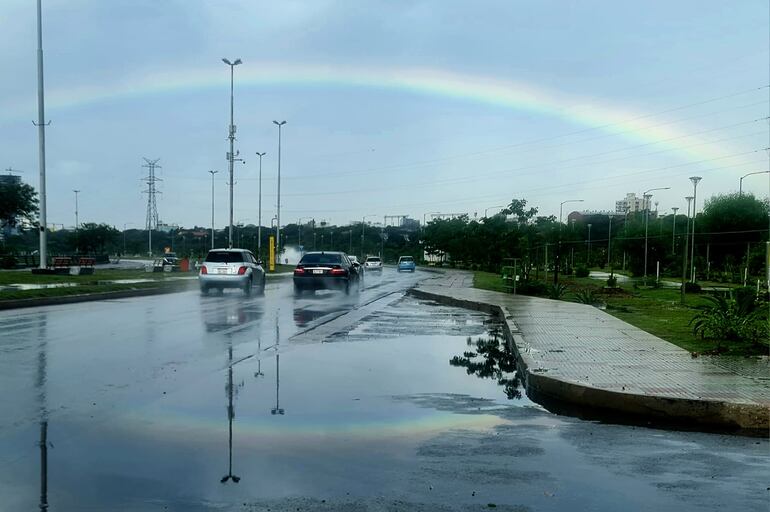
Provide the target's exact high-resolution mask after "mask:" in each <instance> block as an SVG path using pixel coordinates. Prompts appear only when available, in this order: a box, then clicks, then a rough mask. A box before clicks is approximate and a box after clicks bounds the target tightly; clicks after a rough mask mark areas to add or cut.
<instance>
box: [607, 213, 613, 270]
mask: <svg viewBox="0 0 770 512" xmlns="http://www.w3.org/2000/svg"><path fill="white" fill-rule="evenodd" d="M607 218H608V219H609V220H610V228H609V233H608V234H607V266H608V267H609V268H610V275H612V265H611V264H610V262H611V261H612V214H610V215H607Z"/></svg>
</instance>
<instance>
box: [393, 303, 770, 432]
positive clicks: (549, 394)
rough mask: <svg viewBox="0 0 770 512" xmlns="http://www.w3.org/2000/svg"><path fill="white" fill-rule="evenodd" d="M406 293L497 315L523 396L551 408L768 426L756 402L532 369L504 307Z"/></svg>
mask: <svg viewBox="0 0 770 512" xmlns="http://www.w3.org/2000/svg"><path fill="white" fill-rule="evenodd" d="M407 294H409V295H411V296H413V297H416V298H419V299H426V300H433V301H436V302H439V303H441V304H445V305H448V306H456V307H462V308H466V309H472V310H476V311H483V312H486V313H491V314H496V315H499V317H500V318H501V319H502V320H503V330H504V331H505V335H506V338H507V341H508V343H509V345H510V346H511V348H512V349H513V352H514V354H515V357H516V359H517V362H518V366H519V368H520V369H521V373H522V380H523V383H524V387H525V389H526V392H527V395H528V396H529V398H530V399H532V400H534V401H535V402H537V403H539V404H541V405H543V406H544V407H546V408H547V409H549V410H550V411H552V412H556V413H563V414H567V415H571V416H578V417H585V418H593V419H607V420H610V421H614V422H622V423H625V422H629V420H630V422H631V423H636V424H644V425H648V424H649V425H653V426H654V425H661V426H673V427H680V428H689V429H695V430H704V431H732V432H735V431H737V432H738V433H746V434H761V435H767V431H768V429H770V411H769V410H768V409H767V408H766V407H763V406H761V405H758V404H742V403H732V402H724V401H711V400H691V399H685V398H676V397H663V396H652V395H641V394H635V393H623V392H618V391H612V390H607V389H600V388H596V387H593V386H590V385H585V384H579V383H575V382H570V381H566V380H563V379H560V378H557V377H553V376H549V375H546V374H544V373H538V369H537V368H536V367H535V365H534V364H533V360H532V358H531V357H530V356H529V350H530V345H529V344H528V343H527V341H526V339H525V337H524V335H523V334H522V333H521V332H520V331H519V329H518V327H517V326H516V323H515V320H514V318H513V316H512V315H511V314H510V313H509V312H508V311H507V310H506V308H505V307H504V306H500V305H498V304H489V303H484V302H476V301H470V300H464V299H457V298H454V297H449V296H446V295H442V294H439V293H435V292H432V291H431V292H428V291H425V290H420V289H419V288H411V289H409V290H408V291H407Z"/></svg>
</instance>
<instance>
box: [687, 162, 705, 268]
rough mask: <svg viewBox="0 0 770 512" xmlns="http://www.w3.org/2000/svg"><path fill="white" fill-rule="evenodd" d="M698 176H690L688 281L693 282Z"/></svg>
mask: <svg viewBox="0 0 770 512" xmlns="http://www.w3.org/2000/svg"><path fill="white" fill-rule="evenodd" d="M701 179H702V178H701V177H700V176H691V177H690V181H692V244H690V268H691V270H690V281H693V282H695V217H696V212H697V211H698V183H699V182H700V180H701Z"/></svg>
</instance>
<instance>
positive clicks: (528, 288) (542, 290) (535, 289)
mask: <svg viewBox="0 0 770 512" xmlns="http://www.w3.org/2000/svg"><path fill="white" fill-rule="evenodd" d="M516 292H517V293H520V294H522V295H536V296H544V295H548V285H546V284H545V283H542V282H540V281H524V282H522V283H519V285H518V286H517V287H516Z"/></svg>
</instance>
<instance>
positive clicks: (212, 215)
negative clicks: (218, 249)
mask: <svg viewBox="0 0 770 512" xmlns="http://www.w3.org/2000/svg"><path fill="white" fill-rule="evenodd" d="M218 172H219V171H209V173H211V248H212V249H213V248H214V175H215V174H216V173H218Z"/></svg>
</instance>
